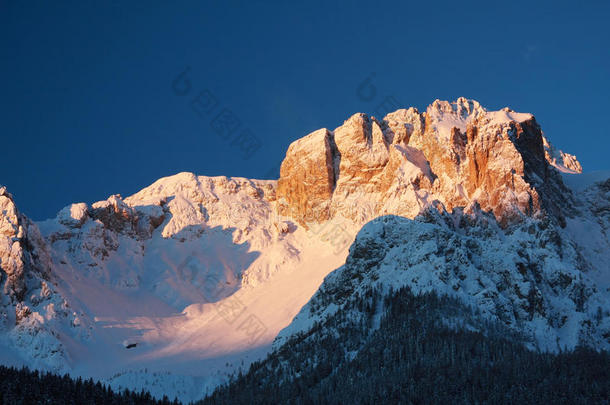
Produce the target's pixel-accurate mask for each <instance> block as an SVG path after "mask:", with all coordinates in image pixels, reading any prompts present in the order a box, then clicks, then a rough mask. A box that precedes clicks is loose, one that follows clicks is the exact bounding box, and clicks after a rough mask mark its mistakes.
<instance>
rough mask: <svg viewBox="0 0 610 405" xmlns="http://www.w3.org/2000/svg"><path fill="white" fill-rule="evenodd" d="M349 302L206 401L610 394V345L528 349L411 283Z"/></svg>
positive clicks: (503, 400) (467, 400)
mask: <svg viewBox="0 0 610 405" xmlns="http://www.w3.org/2000/svg"><path fill="white" fill-rule="evenodd" d="M382 302H383V308H384V309H383V313H382V314H380V313H378V309H379V308H380V305H379V304H381V303H382ZM344 309H348V311H338V312H336V313H335V314H334V315H333V316H331V317H329V318H327V319H326V320H325V321H324V322H320V323H316V324H315V325H314V326H313V327H312V328H311V329H310V330H309V331H308V332H307V333H298V334H296V335H294V336H293V337H291V338H290V339H289V340H288V341H286V343H284V344H283V345H282V346H280V347H279V348H278V349H277V350H275V351H274V352H273V353H272V354H270V355H269V356H268V357H267V358H266V359H265V360H263V361H260V362H256V363H254V364H253V365H252V366H251V367H250V370H249V371H248V372H247V373H245V374H241V373H240V374H238V375H236V376H234V378H233V379H232V380H231V382H230V383H228V384H226V385H223V386H222V387H220V388H219V389H217V390H216V391H215V392H214V393H213V394H212V395H211V396H209V397H207V398H206V399H205V400H204V401H202V402H201V404H205V405H212V404H267V403H282V404H346V403H351V404H378V403H404V404H447V403H456V404H473V403H490V404H516V403H519V404H525V403H528V404H534V403H536V404H539V403H548V404H551V403H552V404H603V403H608V401H609V398H610V355H609V354H608V352H605V351H601V352H597V351H595V350H592V349H589V348H584V347H577V348H575V349H574V350H569V351H565V352H560V353H554V354H553V353H544V352H540V351H531V350H528V349H526V348H525V347H524V345H523V344H522V342H521V341H520V339H521V338H520V337H519V336H517V335H514V334H512V333H511V332H510V331H508V330H506V328H505V327H504V326H502V325H501V324H499V323H496V322H489V321H486V320H485V319H483V318H482V317H481V315H480V314H479V313H478V311H477V310H474V309H473V308H469V307H466V306H465V305H464V304H463V303H462V302H461V301H459V300H456V299H454V298H450V297H448V296H439V295H437V294H436V293H434V292H430V293H425V294H421V295H414V294H413V293H412V292H411V290H410V289H409V288H408V287H403V288H401V289H400V290H398V291H392V292H391V293H390V294H389V295H387V296H385V297H384V296H383V295H382V293H381V291H379V290H376V289H374V288H371V289H369V290H367V291H366V293H365V294H364V295H363V296H361V297H360V298H359V299H353V300H350V301H349V303H348V304H347V306H346V307H345V308H344ZM353 311H356V312H357V313H359V314H361V316H356V317H354V316H353ZM375 324H378V325H375ZM376 326H377V327H376Z"/></svg>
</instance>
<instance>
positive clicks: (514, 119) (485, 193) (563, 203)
mask: <svg viewBox="0 0 610 405" xmlns="http://www.w3.org/2000/svg"><path fill="white" fill-rule="evenodd" d="M564 163H565V166H563V164H564ZM552 166H555V167H556V168H559V169H560V170H563V169H565V170H563V171H572V172H577V171H580V170H582V169H581V168H580V164H579V163H578V161H577V160H576V159H575V158H574V157H573V156H571V155H567V154H564V153H563V152H559V151H556V150H555V149H554V148H552V146H551V145H550V144H549V143H548V141H547V140H546V139H545V138H544V137H543V134H542V131H541V129H540V126H539V125H538V123H537V122H536V120H535V118H534V116H533V115H531V114H523V113H516V112H514V111H512V110H510V109H508V108H504V109H502V110H500V111H487V110H486V109H485V108H483V107H482V106H481V105H480V104H479V103H478V102H476V101H472V100H467V99H464V98H460V99H458V100H457V101H456V102H453V103H449V102H447V101H439V100H436V101H435V102H434V103H432V104H431V105H430V106H429V107H428V108H427V110H426V112H424V113H419V112H418V111H417V110H416V109H414V108H410V109H408V110H405V109H403V110H398V111H395V112H393V113H390V114H388V115H386V116H385V117H384V118H383V119H382V120H377V119H375V118H372V117H368V116H367V115H366V114H355V115H353V116H351V117H350V118H349V119H348V120H347V121H345V122H344V124H343V125H341V126H340V127H338V128H336V129H335V130H334V131H328V130H326V129H321V130H318V131H315V132H313V133H312V134H310V135H307V136H306V137H304V138H302V139H299V140H298V141H296V142H294V143H293V144H292V145H291V146H290V148H289V149H288V152H287V154H286V158H285V160H284V162H283V163H282V168H281V173H280V179H279V181H278V190H277V197H278V207H279V208H278V209H279V212H280V214H283V215H289V216H291V217H294V218H296V219H297V220H298V221H299V222H300V223H302V224H306V223H308V222H311V221H315V220H326V219H328V218H332V217H333V216H336V215H342V216H344V217H346V218H349V219H352V220H355V221H356V222H364V221H367V220H370V219H372V217H374V216H379V215H384V214H397V215H402V216H407V217H411V218H412V217H414V216H416V215H418V214H419V213H421V212H422V210H423V209H425V208H427V207H429V206H430V205H431V204H435V205H438V206H439V207H444V209H445V210H447V211H452V210H453V209H455V208H456V207H465V208H466V210H467V211H468V210H469V209H470V208H471V207H473V206H474V205H477V206H479V207H480V208H481V209H482V210H484V211H487V212H492V213H493V214H494V215H495V217H496V219H497V220H498V221H499V222H500V223H502V224H509V223H512V222H514V221H518V220H519V219H520V218H522V217H524V216H527V217H536V216H541V215H544V214H545V213H550V214H552V216H553V217H554V218H556V219H557V220H558V221H559V222H560V223H563V222H564V216H565V213H566V212H565V211H566V209H567V210H569V207H570V206H571V202H570V201H569V193H568V192H567V191H566V190H565V188H564V186H563V183H562V182H561V179H560V176H559V173H558V172H557V171H556V170H555V169H553V168H552ZM562 207H564V208H562ZM565 207H568V208H565Z"/></svg>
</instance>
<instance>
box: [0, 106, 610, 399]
mask: <svg viewBox="0 0 610 405" xmlns="http://www.w3.org/2000/svg"><path fill="white" fill-rule="evenodd" d="M579 168H580V164H578V162H577V160H576V159H575V158H574V157H572V156H571V155H567V154H564V153H563V152H560V151H557V150H556V149H555V148H553V147H552V145H550V143H549V142H548V141H547V139H546V138H545V137H544V136H543V135H542V131H541V130H540V127H539V126H538V124H537V123H536V121H535V118H534V117H533V116H532V115H531V114H523V113H516V112H514V111H512V110H510V109H503V110H500V111H495V112H494V111H487V110H485V109H484V108H483V107H482V106H480V105H479V103H477V102H476V101H472V100H466V99H463V98H461V99H458V100H457V101H455V102H452V103H449V102H444V101H438V100H437V101H435V102H434V103H433V104H432V105H431V106H430V107H428V109H427V110H426V112H424V113H419V112H418V111H417V110H416V109H414V108H410V109H405V110H398V111H396V112H393V113H390V114H388V115H387V116H386V117H384V118H383V119H381V120H377V119H373V118H371V117H368V116H366V115H365V114H355V115H354V116H352V117H350V118H349V119H348V120H347V121H345V123H344V124H343V125H341V126H339V127H338V128H336V129H335V130H332V131H330V130H327V129H322V130H319V131H315V132H313V133H312V134H309V135H307V136H306V137H304V138H302V139H300V140H298V141H295V142H294V143H293V144H292V145H291V146H290V148H289V150H288V152H287V156H286V159H285V160H284V163H283V164H282V169H281V176H280V179H279V180H278V181H271V180H250V179H245V178H227V177H205V176H196V175H194V174H192V173H179V174H177V175H174V176H169V177H165V178H162V179H159V180H157V181H156V182H154V183H153V184H151V185H150V186H148V187H146V188H144V189H143V190H141V191H139V192H137V193H136V194H134V195H132V196H129V197H126V198H122V197H121V196H119V195H114V196H111V197H109V198H108V199H107V200H105V201H100V202H96V203H94V204H91V205H88V204H85V203H78V204H72V205H70V206H68V207H65V208H64V209H62V210H61V211H60V212H59V213H58V215H57V217H56V218H53V219H50V220H47V221H42V222H39V223H37V224H35V223H32V222H31V221H30V220H28V219H27V218H26V217H24V216H23V215H21V214H20V213H19V212H18V210H17V207H15V205H14V203H13V201H12V198H11V196H10V194H8V192H6V190H4V189H0V207H1V208H2V215H0V267H1V268H2V271H1V272H0V276H1V277H0V283H1V284H2V288H3V293H2V295H1V296H0V298H1V301H0V304H1V307H0V329H1V330H2V331H1V332H0V346H2V347H5V348H6V350H3V351H2V354H1V355H0V360H1V361H2V362H4V363H13V364H20V363H21V364H28V365H32V366H34V367H39V368H47V369H53V370H56V371H62V372H63V371H67V372H71V373H73V374H75V375H83V376H92V377H94V378H99V379H103V380H105V381H108V382H110V383H111V384H112V385H113V386H115V387H119V386H123V387H125V386H126V387H130V388H135V389H140V388H146V389H150V390H152V392H153V393H155V394H160V393H168V394H169V395H170V396H172V395H174V394H176V395H178V396H179V397H180V398H181V399H183V400H191V399H198V398H200V397H201V396H202V395H204V393H205V392H206V391H207V390H209V389H212V388H213V387H214V386H216V385H217V384H219V383H220V382H222V381H224V380H225V378H226V376H227V375H228V374H229V373H231V372H232V371H233V370H235V368H236V367H240V366H242V365H243V366H244V367H245V366H247V364H248V363H249V362H250V361H252V360H255V359H257V358H260V357H261V356H264V355H265V353H267V352H268V351H269V350H270V348H271V344H272V342H273V341H274V339H275V338H276V337H277V336H278V334H280V331H282V330H283V331H282V332H281V335H280V339H279V340H278V341H277V342H276V343H281V341H282V339H283V337H285V336H287V335H289V334H290V333H293V332H294V331H298V330H303V329H306V328H307V326H308V325H310V323H311V322H313V321H314V320H315V319H319V317H322V316H324V314H325V313H330V312H332V311H334V310H337V309H338V308H340V306H341V302H340V300H330V301H329V302H328V303H327V305H324V306H322V305H320V304H319V302H322V301H323V300H322V301H320V300H319V299H314V301H316V300H317V302H318V304H315V305H316V308H315V310H314V311H312V310H311V305H312V303H310V304H307V303H308V301H309V300H310V298H311V297H312V295H314V294H315V293H316V291H317V290H318V288H319V286H320V284H321V283H322V282H323V280H324V278H325V277H327V276H328V277H327V278H326V281H325V282H324V285H325V287H324V288H322V290H320V291H319V292H318V293H317V294H316V296H319V295H321V294H324V291H328V286H329V285H330V286H332V285H334V286H335V287H337V286H338V284H341V285H342V288H347V287H349V285H348V283H346V282H344V281H345V280H344V277H345V275H346V274H347V273H348V272H349V271H353V270H354V269H356V268H359V271H362V272H363V275H364V278H363V281H362V283H367V282H375V283H381V284H383V285H384V286H386V287H387V286H389V285H394V284H395V285H399V284H409V285H411V286H412V287H413V288H414V289H415V290H416V291H417V290H429V289H435V290H438V291H442V292H449V293H452V294H455V295H456V296H459V297H460V298H462V299H464V300H465V301H467V303H468V304H472V305H475V306H477V307H480V308H482V310H484V312H485V313H486V314H487V315H488V316H490V317H495V318H497V319H500V320H502V321H503V322H505V323H506V324H507V325H508V326H509V327H513V328H516V329H519V330H521V331H524V332H526V333H527V334H529V336H531V344H532V345H538V346H540V347H542V348H546V349H549V350H554V349H556V348H557V347H558V346H560V347H563V346H567V347H571V346H573V345H574V344H576V343H578V342H583V343H586V344H589V345H592V346H595V347H599V348H607V347H608V344H609V340H608V339H610V331H609V330H608V328H609V327H610V325H609V320H608V319H609V318H608V313H609V312H608V311H610V308H609V307H608V302H609V301H610V300H609V297H608V294H609V290H608V289H609V288H610V276H609V269H608V267H607V266H608V265H607V263H610V242H609V239H608V232H609V228H610V218H609V212H610V208H609V207H610V195H609V192H610V190H609V189H610V185H609V184H608V180H606V179H607V178H608V176H601V175H599V176H597V177H596V178H594V179H593V180H595V181H592V182H591V184H588V185H587V186H581V187H578V186H577V185H578V184H579V183H582V182H581V181H580V180H579V179H581V178H585V177H586V175H583V174H569V175H568V174H563V175H560V172H565V173H568V172H569V173H576V172H578V171H579V170H580V169H579ZM562 176H563V178H562ZM566 176H569V177H566ZM566 179H567V180H566ZM604 181H605V182H604ZM566 185H567V186H568V187H566ZM379 217H383V218H384V219H383V220H380V221H374V222H372V223H370V224H369V225H366V226H365V228H364V229H362V230H361V228H362V226H363V225H364V224H366V223H368V222H370V221H372V220H375V218H379ZM413 218H417V219H416V220H415V221H413V220H412V219H413ZM425 218H427V219H425ZM380 224H383V225H380ZM359 231H360V232H359ZM358 232H359V233H358ZM356 234H358V235H359V236H358V238H357V239H356V242H355V243H354V244H353V245H352V242H353V241H354V237H355V236H356ZM407 235H409V237H407ZM350 245H351V248H350ZM348 249H349V252H350V254H349V256H348ZM358 252H360V253H358ZM363 252H365V253H363ZM367 252H368V253H367ZM367 255H368V256H370V257H367ZM346 257H348V262H347V263H346V262H345V260H346ZM373 259H374V260H373ZM361 261H362V262H361ZM373 261H375V263H373ZM335 269H338V270H337V271H334V272H333V270H335ZM331 272H332V273H331ZM329 273H330V275H329ZM503 284H504V286H503ZM352 287H353V288H354V289H357V288H359V286H358V285H353V286H351V287H350V288H352ZM326 295H327V296H329V297H330V296H332V295H328V294H326ZM306 304H307V306H305V305H306ZM304 306H305V307H304ZM301 308H303V310H302V311H301ZM597 308H600V309H601V319H599V321H598V318H599V314H598V310H597ZM297 314H299V315H298V316H297V317H296V318H295V316H296V315H297ZM564 316H565V317H566V319H565V320H564V319H563V317H564ZM294 318H295V319H294ZM293 319H294V321H293ZM291 322H292V323H291ZM284 328H286V329H284ZM128 346H129V347H130V348H129V349H128V348H127V347H128Z"/></svg>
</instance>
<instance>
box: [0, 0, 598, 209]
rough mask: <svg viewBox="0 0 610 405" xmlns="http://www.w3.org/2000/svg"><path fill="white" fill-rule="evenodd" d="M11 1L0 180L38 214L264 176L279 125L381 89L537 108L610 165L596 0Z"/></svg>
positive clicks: (323, 116) (0, 64)
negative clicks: (226, 122) (183, 77)
mask: <svg viewBox="0 0 610 405" xmlns="http://www.w3.org/2000/svg"><path fill="white" fill-rule="evenodd" d="M17 3H18V2H16V1H15V2H7V1H4V0H0V43H1V49H2V60H1V61H0V77H1V80H2V89H1V92H0V97H1V99H0V100H1V103H2V105H1V108H0V122H1V125H2V126H1V129H2V143H1V147H2V154H1V159H0V184H4V185H6V186H7V187H8V189H9V191H11V192H12V193H13V194H14V196H15V198H16V200H17V203H18V206H19V207H20V209H21V210H22V211H24V212H25V213H26V214H27V215H29V216H30V217H32V218H34V219H37V220H38V219H44V218H47V217H51V216H54V215H55V214H56V212H57V211H58V210H59V209H61V208H62V207H63V206H65V205H67V204H69V203H71V202H79V201H84V202H87V203H91V202H94V201H97V200H101V199H105V198H107V197H108V195H110V194H114V193H121V194H122V195H123V196H127V195H129V194H131V193H134V192H136V191H138V190H139V189H141V188H142V187H145V186H147V185H148V184H150V183H152V182H153V181H154V180H156V179H157V178H159V177H163V176H167V175H171V174H174V173H177V172H180V171H192V172H195V173H197V174H202V175H227V176H244V177H252V178H263V177H265V176H267V177H268V176H269V174H270V173H273V172H274V167H275V166H277V165H278V164H279V162H280V161H281V159H282V157H283V155H284V153H285V151H286V148H287V147H288V145H289V144H290V142H292V141H294V140H295V139H297V138H299V137H301V136H303V135H305V134H307V133H309V132H311V131H313V130H315V129H318V128H321V127H328V128H335V127H336V126H338V125H340V124H341V123H342V122H343V121H344V120H345V119H346V118H347V117H349V116H350V115H351V114H352V113H354V112H359V111H360V112H366V113H373V112H374V110H375V109H376V107H377V106H378V105H379V104H380V103H381V102H382V101H384V98H385V97H389V96H392V97H395V98H396V99H397V100H399V101H400V103H401V105H402V106H405V107H407V106H415V107H418V108H420V109H423V108H425V106H427V105H428V104H429V103H431V102H432V101H434V99H437V98H439V99H447V100H454V99H456V98H457V97H459V96H464V97H468V98H473V99H476V100H478V101H480V102H481V103H482V104H483V105H484V106H486V107H488V108H493V109H497V108H502V107H504V106H510V107H511V108H513V109H514V110H517V111H525V112H532V113H534V114H535V115H536V118H537V119H538V121H539V122H540V123H541V125H542V127H543V130H544V131H545V132H546V134H547V135H548V137H549V138H550V139H551V141H552V142H553V143H555V144H556V145H557V146H558V147H560V148H562V149H564V150H566V151H568V152H571V153H575V154H576V155H577V156H578V157H579V159H580V160H581V162H582V163H583V166H584V168H585V171H591V170H601V169H610V163H608V161H607V159H608V152H609V151H610V140H609V139H608V135H609V131H610V130H609V122H610V120H609V118H608V115H609V112H610V105H609V104H610V103H609V100H610V96H609V94H610V79H609V76H610V56H609V55H610V52H609V51H608V49H609V48H610V46H609V42H610V41H609V40H610V28H609V23H608V21H610V7H609V4H610V2H607V1H600V2H584V3H577V2H570V3H565V4H562V3H560V2H557V1H553V2H545V3H542V2H524V3H517V2H514V1H511V2H506V1H505V2H484V3H477V4H475V3H468V4H467V2H461V1H451V2H447V3H443V2H441V1H434V2H424V1H420V2H396V3H394V4H391V3H379V2H345V3H344V4H340V3H334V2H332V4H328V3H330V2H319V3H318V2H311V1H309V2H306V4H305V5H292V4H290V5H289V4H284V2H277V3H276V2H255V1H244V2H235V1H227V2H209V3H203V2H202V3H195V2H193V3H186V2H176V3H179V5H176V4H170V2H158V4H156V5H153V4H152V3H157V2H152V3H151V2H140V5H134V4H128V2H109V1H108V2H88V3H95V4H89V5H84V4H83V3H85V2H79V1H75V2H69V3H63V4H61V5H60V4H58V3H60V2H39V3H38V4H35V3H36V2H27V3H26V2H19V3H21V4H17ZM172 3H174V2H172ZM287 3H288V2H287ZM186 66H190V68H191V70H190V72H189V74H190V80H191V86H192V88H191V91H190V93H189V94H187V95H186V96H178V95H176V94H175V93H174V92H173V90H172V81H173V79H174V78H175V77H176V76H177V75H178V74H179V73H180V72H181V71H182V70H184V68H185V67H186ZM371 73H374V76H373V80H372V83H373V85H374V86H375V88H376V90H377V92H376V94H375V97H373V99H372V100H366V99H362V98H359V97H358V96H357V89H358V86H359V85H360V84H361V83H362V82H363V80H365V79H366V78H367V77H369V76H370V75H371ZM205 89H208V90H209V91H210V93H211V94H213V95H214V96H215V97H216V99H217V101H218V105H217V107H216V109H215V110H214V112H213V113H210V115H209V116H206V115H203V116H202V117H199V116H198V115H197V114H196V113H195V112H194V111H193V110H192V109H191V107H190V104H189V102H190V100H191V99H192V98H193V97H194V96H195V95H196V94H197V93H199V92H200V91H203V90H205ZM223 108H227V109H229V110H230V111H232V113H233V114H234V116H235V117H237V118H238V119H239V120H240V122H241V129H246V128H248V129H249V130H250V131H251V133H252V134H254V136H256V137H257V138H258V139H259V140H260V141H261V147H260V149H259V150H258V151H256V152H255V153H254V154H253V155H252V157H251V158H250V159H247V160H244V159H243V156H242V153H241V149H240V148H239V147H238V146H235V145H233V146H232V145H231V140H228V139H227V138H226V137H224V138H223V137H221V136H219V135H218V134H217V133H215V132H214V130H213V129H212V127H211V125H210V122H211V120H212V117H213V116H214V115H215V114H216V113H219V112H220V111H221V110H222V109H223Z"/></svg>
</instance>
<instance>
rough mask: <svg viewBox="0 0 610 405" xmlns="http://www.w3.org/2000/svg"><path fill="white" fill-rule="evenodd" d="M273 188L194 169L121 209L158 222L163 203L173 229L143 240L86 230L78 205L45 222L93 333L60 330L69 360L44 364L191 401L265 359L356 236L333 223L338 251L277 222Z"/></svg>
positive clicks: (64, 281)
mask: <svg viewBox="0 0 610 405" xmlns="http://www.w3.org/2000/svg"><path fill="white" fill-rule="evenodd" d="M273 183H274V182H269V181H250V180H247V179H227V178H224V177H220V178H207V177H196V176H193V175H192V174H187V173H181V174H179V175H176V176H172V177H168V178H164V179H160V180H159V181H157V182H155V183H154V184H153V185H151V186H150V187H148V188H146V189H144V190H142V191H141V192H139V193H138V194H136V195H134V196H131V197H129V198H126V199H125V200H124V201H125V202H124V203H123V202H122V201H119V202H118V204H128V205H129V206H130V207H132V208H133V209H134V210H136V211H137V212H145V213H149V212H152V215H157V214H158V212H157V209H158V208H159V209H160V206H159V205H158V204H159V201H160V200H163V199H165V200H166V203H165V205H164V208H163V209H164V210H165V211H166V216H165V219H164V222H163V223H162V224H161V225H160V226H158V227H157V228H156V229H155V230H154V232H153V233H152V235H151V237H150V238H149V239H145V240H137V238H135V237H134V236H133V235H124V234H112V233H111V232H109V231H108V230H107V229H105V228H104V227H103V226H102V225H101V224H100V223H99V222H98V221H94V220H92V219H91V218H89V219H86V220H85V221H84V222H83V224H82V225H79V226H77V224H79V223H81V217H82V212H83V210H82V209H81V207H80V204H78V205H76V204H75V205H72V206H70V207H68V208H66V209H64V210H62V211H61V212H60V215H58V217H59V218H58V220H50V221H45V222H43V223H40V228H41V230H42V232H43V234H45V235H46V236H47V237H51V236H52V235H55V237H56V239H54V243H53V252H52V256H53V257H52V258H53V263H54V264H55V268H54V272H55V275H56V278H57V280H58V281H59V282H58V285H57V290H58V291H59V293H60V294H61V296H62V297H64V298H65V299H66V300H67V301H68V302H69V303H70V305H71V307H72V308H73V310H74V311H75V312H76V313H78V314H79V316H80V318H81V319H82V324H81V325H78V327H77V329H82V330H83V333H81V335H84V338H82V339H79V338H75V337H74V334H73V333H72V332H73V331H72V330H62V329H61V328H56V331H57V332H58V333H59V335H60V340H61V342H62V345H63V347H62V350H63V352H65V358H68V359H69V364H68V366H67V367H65V364H61V363H62V360H57V363H58V364H54V363H53V362H51V364H38V365H37V366H38V367H41V368H45V367H50V368H56V369H61V370H62V371H69V372H70V373H72V374H74V375H82V376H85V377H94V378H97V379H101V380H103V381H107V382H109V383H110V384H111V385H112V386H113V387H115V388H119V387H127V388H131V389H138V390H139V389H141V388H144V389H146V390H150V391H151V392H152V393H153V394H155V395H159V396H163V395H164V394H167V395H168V396H170V397H173V396H174V395H176V396H178V397H179V398H180V399H181V400H184V401H190V400H196V399H200V398H201V397H202V396H203V395H204V394H205V392H207V391H208V390H211V389H213V388H214V387H216V386H217V385H218V384H219V383H221V382H223V381H225V380H226V377H227V375H228V374H230V373H232V372H233V371H235V370H236V368H238V367H247V366H248V364H249V363H250V362H251V361H253V360H256V359H259V358H261V357H263V356H264V355H265V354H266V353H267V351H268V350H269V349H270V347H271V342H272V341H273V339H274V338H275V337H276V336H277V334H278V333H279V331H280V330H282V329H283V328H285V327H286V326H287V325H288V324H289V323H290V322H291V320H292V319H293V318H294V316H295V315H296V314H297V312H298V311H299V310H300V309H301V307H303V306H304V305H305V304H306V303H307V302H308V300H309V299H310V297H311V296H312V295H313V294H314V293H315V291H316V290H317V289H318V287H319V285H320V284H321V282H322V280H323V279H324V277H325V276H326V275H327V274H328V273H329V272H330V271H332V270H333V269H335V268H337V267H339V266H340V265H341V264H342V263H343V262H344V261H345V257H346V255H347V249H348V247H349V244H350V243H351V240H353V237H354V236H355V233H356V232H357V228H356V227H355V226H354V225H353V224H347V223H345V222H344V221H343V220H342V219H336V220H335V223H336V225H338V226H340V227H341V229H343V230H344V232H345V235H344V236H346V237H347V239H348V240H346V243H345V244H343V245H341V246H339V248H338V249H337V247H336V245H333V242H334V241H333V240H329V239H328V237H326V238H325V237H324V236H325V234H324V232H317V231H316V230H315V229H314V230H312V229H310V230H305V229H304V228H303V227H300V226H296V225H294V224H293V223H292V222H291V221H290V220H289V219H288V218H281V217H277V216H276V215H275V214H274V210H273V202H270V201H267V200H265V199H262V198H261V195H260V193H256V192H255V191H256V190H257V188H264V187H265V186H266V185H267V184H272V185H273ZM113 198H114V197H113ZM115 202H116V201H115ZM95 205H96V206H105V204H104V202H100V203H96V204H95ZM202 206H203V208H202ZM85 208H86V207H85ZM85 212H86V210H85ZM328 226H329V227H332V226H333V223H329V224H328ZM68 233H69V234H70V237H67V236H66V235H67V234H68ZM112 238H116V240H114V239H112ZM106 239H112V243H114V244H115V246H116V250H113V249H107V246H106V245H105V244H104V243H105V242H104V240H106ZM115 242H116V243H115ZM100 250H104V252H105V255H102V256H103V257H102V256H100V255H99V254H98V255H96V254H95V252H99V251H100ZM68 329H70V328H68ZM131 344H136V347H133V348H129V349H127V348H126V346H128V345H131ZM26 357H27V356H26ZM8 360H9V359H7V361H8ZM14 361H17V362H18V361H19V359H15V360H14ZM14 361H13V362H14ZM25 363H27V361H26V362H25ZM30 364H31V362H30Z"/></svg>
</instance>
